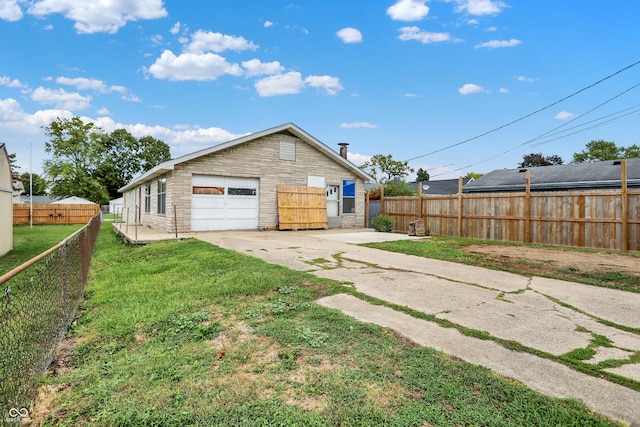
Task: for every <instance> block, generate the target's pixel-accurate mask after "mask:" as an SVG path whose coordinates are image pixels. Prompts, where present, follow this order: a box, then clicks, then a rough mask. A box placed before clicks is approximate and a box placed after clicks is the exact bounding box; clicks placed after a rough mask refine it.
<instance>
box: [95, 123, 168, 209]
mask: <svg viewBox="0 0 640 427" xmlns="http://www.w3.org/2000/svg"><path fill="white" fill-rule="evenodd" d="M102 145H103V146H104V149H105V153H104V156H103V157H104V158H103V160H102V162H101V163H100V165H99V166H98V169H97V171H96V177H97V178H98V179H99V180H100V181H102V183H103V184H104V185H105V187H106V188H107V191H108V192H109V197H110V198H111V199H114V198H117V197H119V193H118V189H119V188H122V187H123V186H124V185H125V184H127V183H128V182H129V181H131V180H132V179H133V178H134V177H136V176H137V175H140V174H141V173H143V172H146V171H148V170H149V169H151V168H153V167H154V166H156V165H158V164H159V163H162V162H164V161H167V160H169V159H170V158H171V154H170V151H169V146H168V145H167V144H166V143H164V142H163V141H161V140H159V139H155V138H153V137H152V136H144V137H142V138H140V139H136V138H135V137H134V136H133V135H131V133H129V132H128V131H127V130H126V129H116V130H114V131H113V132H111V133H110V134H108V135H105V136H104V138H103V140H102Z"/></svg>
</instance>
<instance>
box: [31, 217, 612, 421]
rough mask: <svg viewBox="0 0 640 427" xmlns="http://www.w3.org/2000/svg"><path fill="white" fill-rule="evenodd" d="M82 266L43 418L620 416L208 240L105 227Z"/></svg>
mask: <svg viewBox="0 0 640 427" xmlns="http://www.w3.org/2000/svg"><path fill="white" fill-rule="evenodd" d="M92 266H93V271H92V274H91V278H90V283H89V286H88V290H87V299H86V301H85V302H84V303H83V305H82V316H81V318H80V320H79V322H78V323H77V324H76V325H75V327H74V329H73V330H72V331H71V332H70V334H69V339H68V340H67V341H66V342H65V343H64V345H63V350H62V351H61V353H60V355H59V359H58V360H59V361H60V362H61V363H59V364H58V365H59V366H62V367H61V368H59V369H58V370H57V371H55V373H54V372H51V373H50V374H49V375H48V376H47V377H46V378H45V381H44V385H43V390H42V393H41V399H40V401H39V403H38V404H37V405H36V406H35V408H33V410H32V411H31V415H32V417H33V418H35V419H36V422H37V423H38V424H41V425H51V426H54V425H55V426H71V425H73V426H83V425H92V426H93V425H113V426H116V425H117V426H152V425H159V426H160V425H162V426H164V425H169V426H172V425H180V426H183V425H202V426H205V425H244V426H254V425H263V426H267V425H269V426H271V425H286V426H288V425H304V426H307V425H310V426H336V425H344V426H347V425H372V426H373V425H376V426H377V425H387V426H430V425H431V426H457V425H491V426H529V425H536V426H551V425H554V426H555V425H562V426H596V425H598V426H604V425H618V424H616V423H613V422H611V421H608V420H606V419H604V418H602V417H600V416H598V415H595V414H593V413H591V412H590V411H589V410H588V409H586V408H585V407H584V406H583V405H582V404H580V403H578V402H575V401H571V400H560V399H554V398H550V397H547V396H544V395H541V394H539V393H536V392H534V391H532V390H530V389H528V388H526V387H524V386H522V385H521V384H519V383H517V382H514V381H511V380H507V379H504V378H502V377H500V376H499V375H496V374H495V373H493V372H491V371H489V370H488V369H485V368H481V367H478V366H474V365H469V364H467V363H464V362H461V361H459V360H458V359H456V358H453V357H450V356H447V355H445V354H443V353H440V352H437V351H435V350H433V349H430V348H426V347H419V346H416V345H414V344H413V343H411V342H408V341H406V340H404V339H402V338H401V337H399V336H398V335H396V334H394V333H393V332H391V331H389V330H387V329H383V328H380V327H377V326H374V325H371V324H365V323H360V322H357V321H355V320H354V319H352V318H349V317H347V316H345V315H343V314H341V313H339V312H338V311H335V310H330V309H327V308H324V307H321V306H319V305H317V304H315V303H314V302H313V301H314V300H315V299H316V298H318V297H320V296H324V295H329V294H332V293H336V292H343V291H349V288H346V287H343V286H341V285H339V284H337V283H336V282H333V281H328V280H323V279H318V278H315V277H314V276H311V275H308V274H305V273H302V272H296V271H291V270H288V269H286V268H284V267H280V266H276V265H271V264H267V263H265V262H263V261H260V260H258V259H255V258H251V257H249V256H246V255H242V254H238V253H235V252H232V251H227V250H224V249H220V248H218V247H215V246H212V245H209V244H206V243H204V242H200V241H196V240H183V241H171V242H159V243H154V244H150V245H147V246H143V247H130V246H125V245H124V244H122V243H121V242H120V241H119V240H118V239H117V238H116V237H115V236H114V234H113V232H112V231H111V228H110V224H106V225H104V226H103V229H102V231H101V234H100V236H99V240H98V245H97V249H96V252H95V255H94V260H93V263H92ZM63 362H64V363H63ZM65 365H68V367H65Z"/></svg>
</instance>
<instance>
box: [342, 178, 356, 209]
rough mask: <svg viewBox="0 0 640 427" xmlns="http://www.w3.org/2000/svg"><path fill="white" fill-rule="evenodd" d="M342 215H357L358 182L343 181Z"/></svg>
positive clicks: (351, 180)
mask: <svg viewBox="0 0 640 427" xmlns="http://www.w3.org/2000/svg"><path fill="white" fill-rule="evenodd" d="M342 213H343V214H354V213H356V181H355V180H353V179H343V180H342Z"/></svg>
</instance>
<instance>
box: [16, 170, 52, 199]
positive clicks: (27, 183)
mask: <svg viewBox="0 0 640 427" xmlns="http://www.w3.org/2000/svg"><path fill="white" fill-rule="evenodd" d="M32 177H33V187H32V186H31V178H32ZM20 179H22V182H23V183H24V192H25V194H27V195H30V193H29V192H30V191H31V190H30V189H31V188H33V195H34V196H44V195H46V194H47V181H46V180H45V179H44V178H43V177H41V176H40V175H38V174H37V173H34V174H30V173H29V172H25V173H23V174H22V175H20Z"/></svg>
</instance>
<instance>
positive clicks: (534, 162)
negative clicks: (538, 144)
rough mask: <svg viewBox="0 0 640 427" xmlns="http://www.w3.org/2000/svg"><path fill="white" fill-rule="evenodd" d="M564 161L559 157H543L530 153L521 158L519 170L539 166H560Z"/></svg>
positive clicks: (539, 154)
mask: <svg viewBox="0 0 640 427" xmlns="http://www.w3.org/2000/svg"><path fill="white" fill-rule="evenodd" d="M563 163H564V161H563V160H562V158H561V157H560V156H556V155H553V156H543V155H542V153H531V154H525V155H524V156H522V162H521V163H520V164H519V165H518V167H519V168H535V167H539V166H552V165H561V164H563Z"/></svg>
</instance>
